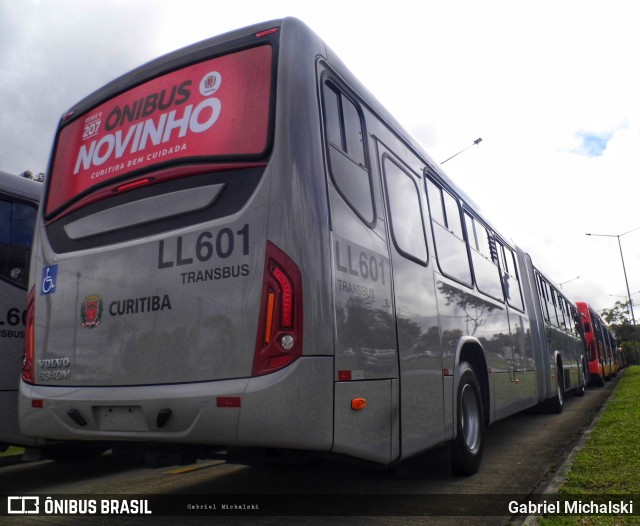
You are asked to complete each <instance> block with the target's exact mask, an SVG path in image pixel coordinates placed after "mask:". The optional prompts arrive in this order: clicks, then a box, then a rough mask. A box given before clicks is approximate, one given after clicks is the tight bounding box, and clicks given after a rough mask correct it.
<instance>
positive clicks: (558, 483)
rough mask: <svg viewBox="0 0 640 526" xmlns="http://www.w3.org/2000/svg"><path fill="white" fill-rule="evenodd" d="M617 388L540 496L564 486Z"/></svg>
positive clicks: (530, 520)
mask: <svg viewBox="0 0 640 526" xmlns="http://www.w3.org/2000/svg"><path fill="white" fill-rule="evenodd" d="M625 372H626V368H625V369H623V370H622V372H621V373H620V376H622V375H624V373H625ZM617 388H618V384H617V383H616V386H615V387H614V388H613V389H612V391H611V394H610V395H609V398H607V401H606V402H605V403H604V404H602V407H601V408H600V411H598V413H597V414H596V416H595V417H594V418H593V420H592V421H591V424H589V427H587V429H586V430H585V432H584V433H583V434H582V436H581V437H580V439H579V440H578V443H577V444H576V445H575V446H574V447H573V449H572V450H571V452H570V453H569V455H567V458H566V459H565V460H564V462H563V463H562V465H561V466H560V467H559V468H558V469H557V470H556V472H555V474H554V475H553V477H552V478H551V480H550V481H549V483H548V484H547V485H546V487H545V488H544V490H543V491H542V492H540V493H539V495H550V494H553V493H558V490H559V489H560V488H561V487H562V485H563V484H564V482H565V481H566V479H567V473H569V470H571V466H572V465H573V461H574V459H575V458H576V455H577V454H578V453H579V452H580V451H582V450H583V449H584V447H585V445H586V443H587V441H588V440H589V437H590V436H591V433H592V432H593V430H594V429H595V427H596V426H597V425H598V423H599V422H600V419H601V418H602V415H603V414H604V412H605V410H606V409H607V406H608V405H609V401H610V400H611V397H612V396H613V395H614V393H615V392H616V389H617ZM541 518H542V516H541V515H529V516H527V518H526V519H525V520H524V521H523V522H522V523H520V524H521V526H538V525H539V524H540V519H541Z"/></svg>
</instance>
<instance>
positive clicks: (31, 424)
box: [19, 357, 333, 451]
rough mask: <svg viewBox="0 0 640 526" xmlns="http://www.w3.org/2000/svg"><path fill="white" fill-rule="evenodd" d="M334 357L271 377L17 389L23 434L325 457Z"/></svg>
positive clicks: (305, 360)
mask: <svg viewBox="0 0 640 526" xmlns="http://www.w3.org/2000/svg"><path fill="white" fill-rule="evenodd" d="M332 412H333V358H332V357H302V358H299V359H298V360H296V361H295V362H294V363H293V364H291V365H290V366H289V367H287V368H285V369H283V370H281V371H277V372H275V373H272V374H269V375H265V376H260V377H255V378H240V379H232V380H221V381H212V382H201V383H190V384H176V385H152V386H121V387H51V386H38V385H35V386H34V385H29V384H26V383H24V382H22V383H21V385H20V397H19V420H20V428H21V431H22V433H24V434H25V435H26V436H30V437H38V438H45V439H53V440H102V441H150V442H164V443H177V444H200V445H217V446H228V447H274V448H292V449H311V450H316V451H328V450H329V449H330V448H331V445H332V440H333V418H332V414H333V413H332Z"/></svg>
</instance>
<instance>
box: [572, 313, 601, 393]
mask: <svg viewBox="0 0 640 526" xmlns="http://www.w3.org/2000/svg"><path fill="white" fill-rule="evenodd" d="M576 306H577V307H578V312H579V313H580V319H581V320H582V327H583V331H584V340H585V346H586V348H587V361H588V368H589V382H590V383H591V384H592V385H596V386H598V387H602V386H603V385H604V377H605V372H604V365H603V355H602V344H601V343H600V340H601V336H600V334H599V330H600V326H599V322H598V320H597V319H595V317H596V316H597V315H596V314H595V312H593V311H592V310H591V307H589V305H588V304H587V303H585V302H583V301H578V302H577V303H576Z"/></svg>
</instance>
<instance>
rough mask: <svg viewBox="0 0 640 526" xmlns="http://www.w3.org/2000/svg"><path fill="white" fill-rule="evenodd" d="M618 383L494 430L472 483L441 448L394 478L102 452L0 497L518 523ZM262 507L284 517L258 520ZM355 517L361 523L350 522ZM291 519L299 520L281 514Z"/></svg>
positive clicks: (23, 478) (318, 520)
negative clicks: (146, 461)
mask: <svg viewBox="0 0 640 526" xmlns="http://www.w3.org/2000/svg"><path fill="white" fill-rule="evenodd" d="M616 383H617V380H616V379H614V381H612V382H609V383H607V384H606V385H605V387H603V388H590V389H587V392H586V394H585V396H584V397H567V399H566V404H565V409H564V412H563V413H562V414H560V415H552V414H536V413H521V414H518V415H515V416H513V417H510V418H508V419H505V420H503V421H500V422H498V423H496V424H494V425H493V426H492V427H491V428H489V430H488V436H487V446H486V449H485V455H484V459H483V463H482V467H481V469H480V471H479V472H478V473H477V474H476V475H474V476H472V477H464V478H457V477H451V476H450V475H449V474H448V472H447V468H446V466H447V458H446V454H445V451H444V449H440V450H436V451H433V452H430V453H428V454H425V455H423V456H421V457H419V458H416V459H413V460H412V461H410V462H407V463H406V464H403V465H401V466H399V467H397V468H396V469H394V470H393V471H389V470H380V469H374V468H371V467H366V466H361V465H354V464H350V463H343V462H338V461H334V460H326V459H325V460H318V461H315V462H313V463H312V464H310V465H306V466H272V465H268V466H265V465H256V466H243V465H237V464H230V463H226V462H224V461H223V460H206V461H199V462H198V463H197V464H193V465H189V466H182V467H181V466H172V467H163V468H155V469H154V468H151V467H148V466H144V465H140V464H118V463H116V462H114V461H113V459H112V458H111V456H110V455H109V454H106V455H104V456H103V457H101V458H100V459H99V460H97V461H95V462H91V463H86V464H75V465H74V464H63V463H56V462H53V461H40V462H31V463H21V464H15V465H9V466H3V467H0V494H2V495H28V494H31V495H33V494H37V495H41V496H43V497H46V496H48V495H54V496H56V495H57V496H61V495H69V494H71V495H72V496H74V495H75V496H78V495H80V496H82V498H96V496H100V497H103V496H107V495H118V496H126V497H129V498H144V497H149V498H150V499H151V504H152V510H155V511H156V514H155V515H154V516H146V517H136V518H133V517H127V518H126V519H125V518H124V517H123V518H120V519H118V524H125V523H126V524H176V523H177V522H179V523H180V524H192V523H194V524H209V523H214V522H215V524H233V525H236V524H237V525H240V524H252V525H254V524H269V525H276V524H278V525H280V524H295V525H298V524H318V525H320V524H323V525H324V524H350V525H352V524H374V525H377V524H385V525H387V524H403V525H405V524H409V525H412V524H415V525H417V524H421V525H422V524H445V525H449V524H450V525H464V524H474V525H475V524H491V525H506V524H508V525H514V524H521V523H522V521H523V520H524V518H525V517H524V516H514V515H512V514H511V513H509V510H508V505H507V504H508V501H509V500H517V501H526V500H529V499H532V498H535V497H532V495H535V494H540V493H542V492H544V490H545V488H546V487H547V485H548V484H549V482H550V481H551V479H552V478H553V476H554V474H555V473H556V470H557V469H558V467H559V466H560V465H561V464H562V463H563V462H564V460H565V459H566V458H567V456H568V454H569V453H570V452H571V451H572V449H573V448H574V446H575V444H576V443H577V442H578V440H579V439H580V437H581V436H582V434H583V433H584V431H585V430H586V429H587V428H588V427H589V426H590V425H591V423H592V421H593V420H594V418H595V416H596V415H597V413H598V412H599V411H600V409H601V408H602V407H603V404H604V403H605V402H606V400H607V399H608V397H609V395H610V394H611V392H612V390H613V388H614V387H615V385H616ZM169 495H171V497H168V496H169ZM228 502H242V503H248V504H252V503H253V504H259V505H261V506H262V510H263V511H262V512H260V514H255V512H251V511H248V512H242V513H245V514H240V513H238V514H235V513H233V512H225V513H227V514H226V515H220V512H219V507H220V505H221V504H223V503H228ZM190 504H191V505H192V508H191V509H189V508H187V506H188V505H190ZM196 504H197V505H211V504H216V505H217V506H218V511H216V512H215V513H216V515H215V518H214V517H212V516H211V512H207V513H209V516H207V517H200V516H197V515H196V513H197V512H195V511H193V505H196ZM165 505H167V506H168V509H170V510H176V509H178V510H183V509H184V511H183V512H182V511H181V513H184V514H185V515H186V517H180V518H177V517H171V516H160V515H159V513H161V512H162V510H163V509H164V506H165ZM265 509H268V510H275V511H276V512H280V513H285V514H286V515H287V516H265V515H263V514H262V513H264V510H265ZM363 510H367V511H366V513H368V515H364V516H362V515H358V514H361V513H362V512H363ZM228 513H232V515H229V514H228ZM294 513H299V514H300V515H297V516H289V515H293V514H294ZM434 513H437V514H438V516H434ZM463 514H464V515H463ZM3 519H4V520H6V519H7V517H6V516H5V517H0V524H2V521H3ZM10 519H11V520H10V523H11V524H12V525H18V524H65V525H68V524H111V523H113V517H111V518H107V517H94V516H91V517H86V516H85V517H82V518H80V517H69V516H66V517H63V516H58V517H53V516H49V517H45V516H38V517H28V518H20V517H18V516H16V517H13V516H12V517H10Z"/></svg>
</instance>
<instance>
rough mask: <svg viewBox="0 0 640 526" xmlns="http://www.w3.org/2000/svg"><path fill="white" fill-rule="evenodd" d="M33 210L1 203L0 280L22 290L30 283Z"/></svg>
mask: <svg viewBox="0 0 640 526" xmlns="http://www.w3.org/2000/svg"><path fill="white" fill-rule="evenodd" d="M35 218H36V209H35V208H34V207H33V206H30V205H25V204H22V203H13V202H10V201H6V200H4V199H0V277H2V279H5V280H8V281H10V282H12V283H14V284H16V285H19V286H21V287H26V285H27V283H28V281H29V263H30V258H31V243H32V239H33V228H34V224H35Z"/></svg>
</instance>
